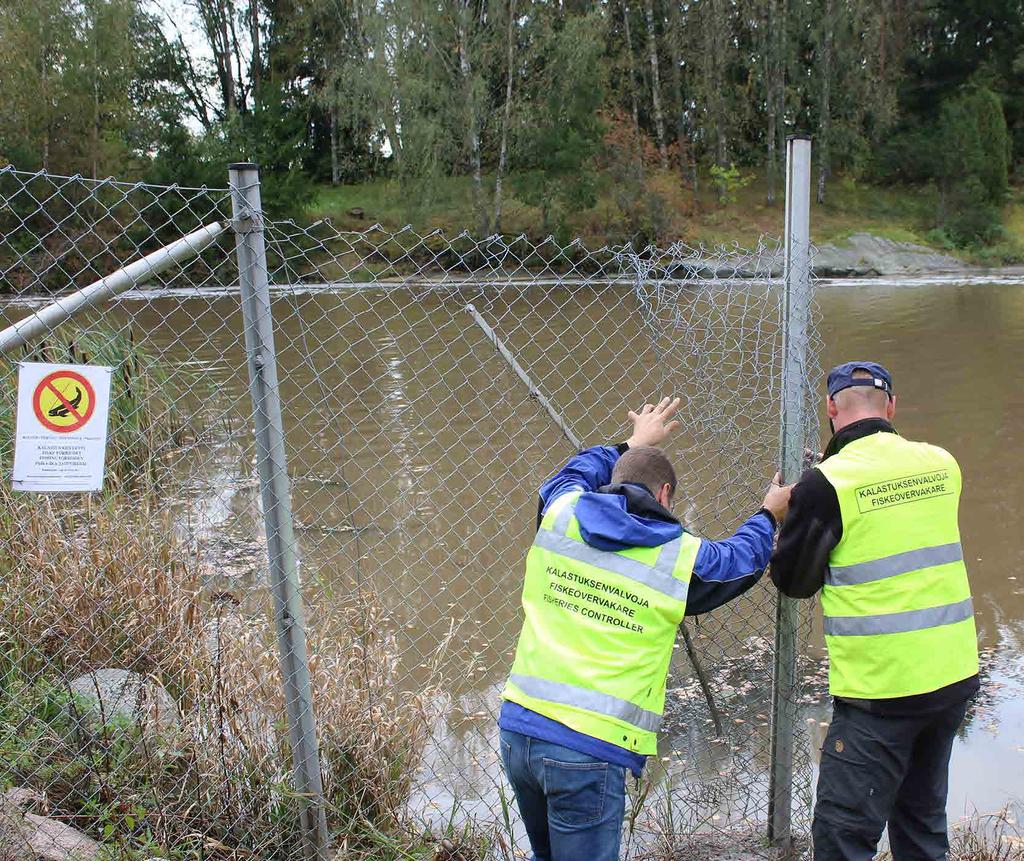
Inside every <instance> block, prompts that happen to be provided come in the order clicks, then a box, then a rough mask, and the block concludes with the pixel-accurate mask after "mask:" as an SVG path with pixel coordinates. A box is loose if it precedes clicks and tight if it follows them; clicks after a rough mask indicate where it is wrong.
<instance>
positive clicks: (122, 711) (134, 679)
mask: <svg viewBox="0 0 1024 861" xmlns="http://www.w3.org/2000/svg"><path fill="white" fill-rule="evenodd" d="M71 692H72V693H73V694H74V695H75V707H76V709H77V710H78V711H79V712H81V711H82V710H83V709H85V714H84V715H80V717H84V718H86V719H87V720H88V721H90V722H93V721H106V722H108V723H109V722H110V721H112V720H127V721H131V722H132V723H134V724H136V725H138V726H141V727H142V728H143V729H145V730H147V731H149V732H154V731H155V732H159V733H164V732H168V731H170V730H172V729H174V728H176V727H177V726H178V723H179V715H178V706H177V704H176V703H175V702H174V699H173V698H172V697H171V695H170V694H169V693H167V691H166V690H164V688H162V687H161V686H160V685H158V684H156V683H155V682H153V681H151V680H149V679H147V678H146V677H145V676H142V675H140V674H139V673H132V672H129V671H127V670H115V669H102V670H94V671H92V672H91V673H86V674H85V675H83V676H79V677H78V678H76V679H73V680H72V682H71Z"/></svg>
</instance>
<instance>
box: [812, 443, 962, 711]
mask: <svg viewBox="0 0 1024 861" xmlns="http://www.w3.org/2000/svg"><path fill="white" fill-rule="evenodd" d="M818 469H819V470H821V473H822V475H824V476H825V478H826V479H828V481H829V483H830V484H831V485H832V486H833V487H834V488H835V491H836V496H838V498H839V508H840V512H841V514H842V523H843V534H842V538H841V539H840V541H839V543H838V544H837V545H836V547H835V548H834V549H833V550H832V553H831V555H830V556H829V571H828V575H827V576H826V579H825V586H824V589H823V590H822V600H821V606H822V610H823V612H824V616H825V643H826V644H827V646H828V654H829V690H830V691H831V693H832V694H833V695H834V696H840V697H852V698H856V699H890V698H893V697H903V696H911V695H914V694H923V693H929V692H931V691H935V690H938V689H939V688H943V687H945V686H946V685H951V684H953V683H954V682H958V681H961V680H962V679H966V678H969V677H970V676H973V675H974V674H975V673H977V672H978V642H977V634H976V632H975V627H974V607H973V605H972V602H971V589H970V584H969V583H968V582H967V568H966V566H965V565H964V558H963V550H962V549H961V547H960V530H959V527H958V525H957V510H958V507H959V502H960V487H961V482H960V467H959V465H958V464H957V462H956V460H955V459H954V458H953V456H952V455H951V454H949V452H947V451H944V450H943V449H941V448H938V447H936V446H932V445H927V444H925V443H919V442H910V441H909V440H905V439H903V437H901V436H899V435H898V434H895V433H884V432H883V433H875V434H871V435H870V436H865V437H861V438H860V439H857V440H854V441H853V442H850V443H848V444H847V445H846V446H844V447H843V448H842V449H841V450H840V451H839V452H838V453H837V454H835V455H833V456H832V457H829V458H827V459H826V460H824V461H822V463H821V465H820V466H819V467H818Z"/></svg>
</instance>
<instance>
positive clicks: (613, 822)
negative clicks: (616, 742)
mask: <svg viewBox="0 0 1024 861" xmlns="http://www.w3.org/2000/svg"><path fill="white" fill-rule="evenodd" d="M501 761H502V764H503V765H504V766H505V774H506V775H507V776H508V780H509V783H511V784H512V789H513V790H514V792H515V794H516V802H517V803H518V804H519V813H520V815H521V816H522V817H523V823H524V824H525V825H526V833H527V834H528V835H529V837H530V846H531V847H532V849H533V858H534V861H618V857H619V843H620V841H621V840H622V819H623V817H624V816H625V813H626V769H625V768H623V767H622V766H621V765H614V764H613V763H610V762H604V761H603V760H600V759H595V758H594V757H592V756H588V755H587V754H585V753H577V752H576V751H575V750H570V749H569V748H567V747H562V746H561V745H559V744H552V743H551V742H548V741H541V740H540V739H536V738H530V737H529V736H525V735H520V734H519V733H517V732H510V731H509V730H504V729H503V730H502V731H501Z"/></svg>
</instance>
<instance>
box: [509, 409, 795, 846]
mask: <svg viewBox="0 0 1024 861" xmlns="http://www.w3.org/2000/svg"><path fill="white" fill-rule="evenodd" d="M678 407H679V399H678V398H676V399H675V400H674V401H670V400H669V399H668V398H665V399H663V400H662V401H661V402H660V403H659V404H657V405H655V404H647V405H646V406H645V407H644V408H643V409H642V410H640V411H639V412H633V411H630V412H629V418H630V420H631V421H632V423H633V433H632V435H631V436H630V438H629V439H628V440H627V441H626V442H624V443H620V444H619V445H616V446H598V447H595V448H591V449H587V450H586V451H583V452H580V453H579V454H577V455H576V456H575V457H573V458H572V459H571V460H570V461H569V462H568V463H567V464H566V465H565V466H564V467H563V468H562V469H561V470H560V471H559V472H558V473H557V474H556V475H555V476H553V477H552V478H550V479H548V480H547V481H546V482H545V483H544V484H543V485H542V487H541V489H540V517H539V521H538V530H537V535H536V538H535V539H534V544H533V547H531V549H530V553H529V555H528V556H527V562H526V578H525V583H524V587H523V608H524V616H525V618H524V624H523V630H522V633H521V634H520V638H519V643H518V646H517V649H516V659H515V663H514V665H513V667H512V672H511V674H510V676H509V680H508V684H507V685H506V687H505V690H504V691H503V693H502V697H503V698H504V700H505V701H504V703H503V704H502V709H501V715H500V717H499V722H498V723H499V727H500V730H501V755H502V762H503V765H504V768H505V773H506V775H507V776H508V779H509V782H510V783H511V784H512V787H513V790H514V792H515V796H516V800H517V803H518V806H519V811H520V813H521V815H522V817H523V821H524V824H525V826H526V830H527V834H528V835H529V838H530V844H531V846H532V847H533V853H534V859H535V861H579V859H583V861H616V859H617V858H618V854H619V844H620V841H621V834H622V820H623V816H624V813H625V778H626V771H627V769H628V770H629V771H631V772H632V773H633V774H634V775H637V776H639V774H640V772H641V770H642V769H643V766H644V762H645V760H646V757H647V756H648V755H650V754H652V753H654V752H655V751H656V733H657V730H658V727H659V726H660V723H661V715H662V712H663V709H664V699H665V681H666V676H667V674H668V668H669V663H670V661H671V657H672V652H673V647H674V644H675V635H676V628H677V626H678V625H679V623H680V622H681V621H682V619H683V616H684V615H685V616H696V615H699V614H701V613H707V612H708V611H710V610H713V609H715V608H716V607H720V606H722V605H723V604H725V603H727V602H728V601H731V600H732V599H733V598H736V597H738V596H739V595H741V594H743V593H744V592H746V591H747V590H748V589H750V588H751V587H752V586H753V585H754V584H755V583H757V581H758V580H759V579H760V577H761V576H762V574H763V573H764V570H765V567H766V566H767V564H768V560H769V558H770V557H771V553H772V546H773V543H774V537H775V530H776V529H777V528H778V525H779V524H780V523H781V521H782V519H783V517H784V516H785V514H786V510H787V507H788V504H789V493H790V489H791V488H789V487H780V486H779V483H778V476H776V478H775V479H774V480H773V482H772V486H771V488H770V489H769V491H768V493H767V495H766V496H765V498H764V502H763V505H762V507H761V508H760V509H759V510H758V511H757V512H756V513H754V514H753V515H752V516H751V517H750V518H749V519H748V520H747V521H746V522H745V523H744V524H743V525H742V526H740V528H739V529H738V530H737V531H736V533H735V534H734V535H733V536H732V537H731V538H728V539H726V540H724V541H707V540H702V539H700V538H697V537H696V536H693V535H691V534H690V533H688V532H687V531H686V530H685V529H684V528H683V526H682V525H681V524H680V522H679V520H678V519H677V518H676V517H675V516H674V515H673V514H672V511H671V506H672V498H673V496H674V493H675V490H676V474H675V471H674V470H673V468H672V465H671V463H670V462H669V460H668V458H667V457H665V455H664V453H663V452H662V451H661V450H660V449H658V448H655V446H657V445H659V444H660V443H661V442H663V441H664V440H665V439H666V437H667V436H668V435H669V433H671V431H673V430H674V429H675V428H676V427H678V425H679V422H678V421H675V420H673V419H672V417H673V415H674V414H675V413H676V411H677V409H678Z"/></svg>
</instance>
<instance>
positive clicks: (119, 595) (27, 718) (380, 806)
mask: <svg viewBox="0 0 1024 861" xmlns="http://www.w3.org/2000/svg"><path fill="white" fill-rule="evenodd" d="M0 553H2V555H0V645H2V648H3V655H0V657H2V658H3V660H2V661H0V701H2V700H3V698H4V697H6V698H7V704H8V705H9V706H10V707H9V708H6V709H5V708H3V707H2V702H0V719H2V721H3V723H2V724H0V743H2V745H3V746H4V747H14V746H16V745H17V743H18V741H19V739H20V741H21V743H22V745H23V749H22V750H21V751H20V752H19V756H18V757H15V758H13V759H12V762H13V763H14V764H13V765H12V766H11V767H7V766H5V765H0V789H2V788H3V786H5V785H23V786H28V787H31V788H33V789H36V790H39V791H41V792H44V793H47V795H48V798H49V801H50V804H51V805H52V809H53V811H55V814H56V815H59V816H61V817H62V818H65V819H66V820H68V821H72V822H74V823H75V824H76V825H78V826H79V827H81V828H83V829H85V830H87V831H89V832H90V833H92V834H93V836H96V837H98V838H100V839H103V840H106V841H107V842H115V843H116V842H118V841H121V842H122V843H123V844H124V845H143V844H147V841H148V842H149V843H155V844H157V845H158V846H159V847H160V848H161V849H162V850H164V851H165V852H168V853H181V852H184V851H186V850H187V851H191V852H193V853H194V852H196V851H199V852H211V851H212V852H214V854H220V855H225V854H227V855H230V856H231V857H243V856H245V857H252V856H253V854H255V855H256V856H258V857H261V858H273V857H280V858H285V857H290V856H291V852H292V850H293V849H294V842H293V840H294V836H295V828H296V817H295V813H294V811H295V809H296V805H295V804H294V803H292V802H293V801H294V798H293V797H292V796H291V794H290V790H289V779H288V777H289V775H288V762H289V756H288V741H287V731H286V726H285V723H284V719H283V715H284V709H283V703H282V698H281V693H280V690H281V686H280V670H279V665H278V658H277V653H276V643H275V638H274V636H273V626H272V621H271V618H270V612H269V601H268V600H267V598H266V590H265V589H263V590H253V593H252V595H253V596H257V592H258V596H257V597H255V598H254V600H252V601H250V600H247V601H246V602H245V607H244V612H243V610H242V608H241V607H238V606H235V605H234V604H232V603H231V602H229V601H223V600H216V599H215V598H211V597H210V596H208V595H206V594H205V592H204V588H203V586H204V583H203V574H204V567H203V564H202V563H201V562H200V561H199V559H198V557H197V555H196V554H195V553H194V552H192V551H190V550H189V549H188V548H187V547H186V546H184V544H183V543H182V542H181V541H180V540H179V539H177V538H176V533H175V529H174V527H173V523H172V522H171V521H170V519H169V518H168V517H167V516H166V515H165V514H161V513H160V511H159V506H158V504H157V503H156V501H155V500H153V499H152V498H150V497H148V496H143V497H142V498H140V497H139V496H132V497H129V496H124V495H120V494H116V493H115V494H113V495H111V496H109V497H107V498H105V499H103V500H102V501H95V500H94V501H92V502H89V503H86V504H85V506H84V507H82V506H79V507H75V506H72V505H68V504H65V503H55V502H52V501H50V500H48V499H46V498H39V497H33V498H27V497H21V496H13V495H11V494H10V493H9V492H7V491H0ZM320 622H323V624H319V623H320ZM328 622H329V624H328ZM312 627H313V628H314V629H315V630H317V631H318V632H319V634H318V635H317V636H313V637H311V639H310V653H311V673H312V679H313V685H314V700H315V703H316V710H317V719H318V732H319V738H320V744H321V750H322V754H323V770H324V781H325V793H326V797H327V803H328V809H329V819H330V824H331V825H332V827H333V829H334V830H335V831H336V832H338V833H339V834H340V839H341V840H343V841H344V843H345V844H351V845H352V846H353V847H356V846H358V845H360V844H364V843H367V842H368V841H369V842H373V841H375V840H378V839H379V837H380V835H383V834H391V833H397V832H398V831H400V830H401V826H402V824H403V809H404V806H405V802H406V801H407V799H408V794H409V790H410V784H411V780H412V778H413V775H414V774H415V771H416V768H417V766H418V763H419V758H420V754H421V752H422V749H423V745H424V742H425V739H426V733H427V729H428V725H429V720H430V717H431V715H430V707H429V704H430V703H431V702H436V701H437V697H436V691H434V690H433V689H426V690H421V691H419V692H418V693H417V694H415V695H412V694H403V693H402V692H401V691H400V689H399V687H398V686H397V685H396V684H395V676H396V670H397V664H396V662H397V658H396V654H395V641H394V638H393V636H392V635H391V634H389V632H388V629H387V626H386V624H385V622H384V619H383V618H382V617H381V614H380V613H379V612H378V610H377V609H376V608H375V607H374V606H372V605H369V604H368V605H365V606H350V607H349V608H347V609H344V610H332V611H331V617H330V619H329V620H327V619H325V620H318V624H317V625H315V626H312ZM5 666H6V668H7V669H6V671H5V670H4V667H5ZM100 668H116V669H123V670H129V671H131V672H134V673H139V674H142V675H143V676H145V677H146V678H148V679H149V680H151V681H153V682H155V683H157V684H159V685H160V686H162V687H163V688H164V689H166V691H168V692H169V693H170V694H171V696H172V697H173V699H174V701H175V703H176V704H177V708H178V711H179V713H180V721H179V722H178V724H177V726H176V728H174V729H173V730H171V731H168V732H162V733H159V734H157V735H156V736H154V735H153V734H152V733H149V732H143V731H141V726H140V728H139V731H138V732H135V733H134V734H132V743H131V744H128V745H125V744H119V743H117V741H116V739H114V738H113V736H112V735H111V734H110V733H108V732H106V730H104V732H102V733H100V734H99V736H93V737H89V738H83V737H82V733H81V732H80V728H76V725H75V723H74V722H73V721H67V720H63V718H62V716H61V715H57V716H56V717H54V716H53V714H51V713H52V712H53V708H52V706H51V707H50V709H49V712H48V714H49V717H47V718H45V719H41V718H39V717H38V716H37V715H36V714H34V713H33V712H32V709H33V708H34V706H33V705H32V703H33V702H36V701H41V700H40V696H37V695H35V694H33V691H35V692H36V694H38V692H39V690H41V689H43V688H45V689H47V690H60V689H61V688H62V687H64V688H66V685H67V682H68V680H70V679H71V678H73V677H75V676H77V675H80V674H82V673H86V672H90V671H93V670H97V669H100ZM5 672H6V676H4V673H5ZM14 687H17V688H18V691H19V693H18V695H15V692H14ZM4 688H6V689H7V690H5V689H4ZM42 698H43V699H45V696H44V697H42ZM15 702H18V703H20V705H18V707H14V705H13V704H14V703H15ZM65 705H66V706H68V705H70V708H71V710H74V704H73V703H71V704H67V703H65ZM37 711H39V709H37ZM57 711H61V709H58V710H57ZM140 723H141V722H140ZM112 751H113V753H112ZM69 775H70V776H69Z"/></svg>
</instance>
